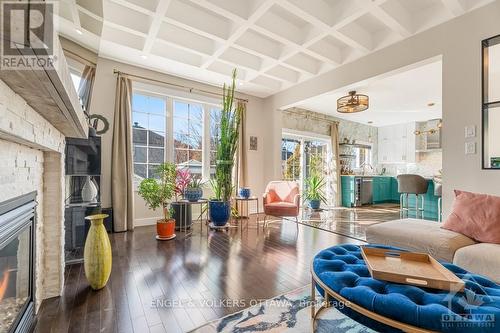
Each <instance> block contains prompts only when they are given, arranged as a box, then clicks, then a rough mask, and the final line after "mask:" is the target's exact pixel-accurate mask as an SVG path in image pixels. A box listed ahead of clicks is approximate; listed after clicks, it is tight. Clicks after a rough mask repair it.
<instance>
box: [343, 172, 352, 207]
mask: <svg viewBox="0 0 500 333" xmlns="http://www.w3.org/2000/svg"><path fill="white" fill-rule="evenodd" d="M340 179H341V187H342V206H344V207H349V208H350V207H353V206H354V176H341V177H340Z"/></svg>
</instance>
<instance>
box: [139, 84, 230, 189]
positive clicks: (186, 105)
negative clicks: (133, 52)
mask: <svg viewBox="0 0 500 333" xmlns="http://www.w3.org/2000/svg"><path fill="white" fill-rule="evenodd" d="M217 112H220V109H219V108H218V107H217V106H216V105H213V104H207V103H202V102H193V101H188V100H184V99H182V98H176V97H170V96H166V95H160V94H151V93H148V92H143V91H140V90H136V91H134V93H133V97H132V130H133V133H132V136H133V149H134V155H133V156H134V157H133V159H134V174H135V178H136V182H138V181H140V180H141V179H143V178H147V177H154V168H155V167H156V166H157V165H158V164H160V163H162V162H164V161H170V162H174V163H175V164H176V165H177V167H178V168H188V169H189V170H190V171H191V174H193V175H194V176H196V177H200V178H203V179H208V178H209V177H211V176H212V175H213V174H214V173H215V143H216V142H217V140H218V133H219V126H218V124H217V122H216V121H215V120H216V119H217V118H218V117H216V116H217Z"/></svg>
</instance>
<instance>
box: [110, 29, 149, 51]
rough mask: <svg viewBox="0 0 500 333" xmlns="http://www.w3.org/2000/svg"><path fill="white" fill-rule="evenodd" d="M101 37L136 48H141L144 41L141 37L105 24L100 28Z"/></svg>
mask: <svg viewBox="0 0 500 333" xmlns="http://www.w3.org/2000/svg"><path fill="white" fill-rule="evenodd" d="M102 38H103V39H105V40H107V41H110V42H112V43H115V44H121V45H124V46H127V47H131V48H134V49H137V50H142V49H143V47H144V42H145V39H144V38H143V37H140V36H137V35H134V34H131V33H129V32H126V31H123V30H119V29H115V28H113V27H111V26H107V25H105V26H104V27H103V29H102Z"/></svg>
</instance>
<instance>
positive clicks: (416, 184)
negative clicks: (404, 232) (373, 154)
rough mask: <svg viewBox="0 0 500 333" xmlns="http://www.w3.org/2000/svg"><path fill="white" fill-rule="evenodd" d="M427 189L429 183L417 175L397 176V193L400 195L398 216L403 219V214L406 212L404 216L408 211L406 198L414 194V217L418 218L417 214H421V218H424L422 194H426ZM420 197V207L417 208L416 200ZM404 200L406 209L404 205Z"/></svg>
mask: <svg viewBox="0 0 500 333" xmlns="http://www.w3.org/2000/svg"><path fill="white" fill-rule="evenodd" d="M428 188H429V183H428V182H427V179H425V178H424V177H422V176H419V175H409V174H407V175H399V176H398V192H399V193H401V195H400V196H399V209H400V216H401V217H404V212H405V211H406V216H408V213H409V211H410V207H409V202H408V196H409V195H410V194H415V196H416V200H415V217H416V218H418V212H419V211H421V212H422V218H423V217H424V201H425V199H424V196H423V195H422V194H424V195H425V194H426V193H427V189H428ZM420 196H421V197H422V206H421V208H419V206H418V198H419V197H420ZM405 198H406V207H405V205H404V203H405V200H404V199H405Z"/></svg>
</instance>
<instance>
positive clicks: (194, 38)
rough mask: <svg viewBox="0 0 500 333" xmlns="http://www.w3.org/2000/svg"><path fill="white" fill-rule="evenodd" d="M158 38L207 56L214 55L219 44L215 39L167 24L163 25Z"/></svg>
mask: <svg viewBox="0 0 500 333" xmlns="http://www.w3.org/2000/svg"><path fill="white" fill-rule="evenodd" d="M158 38H161V39H163V40H165V41H168V42H172V43H175V44H178V45H181V46H183V47H186V48H190V49H193V50H196V51H198V52H201V53H204V54H207V55H212V54H213V53H214V52H215V50H216V48H217V43H216V42H215V41H214V40H213V39H210V38H207V37H204V36H201V35H198V34H197V33H194V32H191V31H189V30H186V29H183V28H180V27H178V26H175V25H172V24H169V23H166V22H164V23H163V24H162V25H161V27H160V30H159V31H158Z"/></svg>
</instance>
